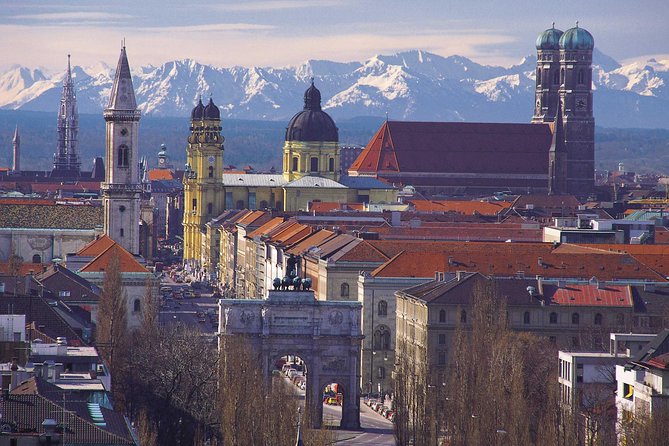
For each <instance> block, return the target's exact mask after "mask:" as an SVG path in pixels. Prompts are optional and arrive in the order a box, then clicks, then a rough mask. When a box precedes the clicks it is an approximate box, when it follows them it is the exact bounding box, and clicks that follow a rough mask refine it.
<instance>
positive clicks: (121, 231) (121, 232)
mask: <svg viewBox="0 0 669 446" xmlns="http://www.w3.org/2000/svg"><path fill="white" fill-rule="evenodd" d="M119 234H121V237H123V228H121V230H120V231H119Z"/></svg>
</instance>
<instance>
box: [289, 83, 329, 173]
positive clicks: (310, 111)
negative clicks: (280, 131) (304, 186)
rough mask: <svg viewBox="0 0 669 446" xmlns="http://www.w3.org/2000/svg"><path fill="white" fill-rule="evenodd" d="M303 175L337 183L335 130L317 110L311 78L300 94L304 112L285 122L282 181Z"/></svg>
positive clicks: (318, 104) (318, 100) (316, 92)
mask: <svg viewBox="0 0 669 446" xmlns="http://www.w3.org/2000/svg"><path fill="white" fill-rule="evenodd" d="M306 175H311V176H319V177H324V178H329V179H331V180H334V181H337V180H339V131H338V129H337V126H336V125H335V122H334V120H333V119H332V118H331V117H330V115H328V114H327V113H325V112H324V111H323V110H322V109H321V92H320V91H319V90H318V88H316V87H315V86H314V80H313V79H312V80H311V86H310V87H309V88H308V89H307V91H305V92H304V109H303V110H302V111H301V112H299V113H297V114H296V115H295V116H293V118H292V119H291V120H290V122H289V123H288V128H286V142H285V144H284V146H283V176H284V178H285V179H286V180H287V181H293V180H297V179H299V178H302V177H303V176H306Z"/></svg>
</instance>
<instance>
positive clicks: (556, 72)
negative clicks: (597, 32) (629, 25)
mask: <svg viewBox="0 0 669 446" xmlns="http://www.w3.org/2000/svg"><path fill="white" fill-rule="evenodd" d="M594 46H595V44H594V39H593V37H592V35H591V34H590V33H589V32H588V31H586V30H585V29H583V28H579V27H578V23H576V27H574V28H571V29H568V30H567V31H565V32H564V33H563V32H562V31H560V30H559V29H556V28H555V26H553V27H552V28H549V29H547V30H546V31H544V32H543V33H541V34H540V35H539V37H538V38H537V42H536V47H537V72H536V75H537V79H536V92H535V109H534V116H533V118H532V122H534V123H555V126H554V132H556V131H557V130H558V125H557V124H558V121H559V122H560V124H561V125H560V127H559V128H560V130H561V131H562V132H563V135H557V136H558V137H559V138H563V139H564V141H563V142H562V141H559V144H558V146H562V144H563V147H561V148H560V149H559V150H563V151H564V153H565V155H564V157H563V158H564V159H563V161H562V162H561V163H560V165H564V168H563V169H557V170H554V169H555V168H558V167H559V166H558V165H556V164H554V163H553V164H551V165H550V166H551V167H550V169H551V172H549V176H550V177H551V178H552V179H551V181H550V183H551V184H550V185H549V188H550V189H551V192H552V193H570V194H575V195H584V194H587V193H589V192H591V191H592V190H593V188H594V176H595V118H594V116H593V108H592V51H593V49H594ZM558 110H561V111H560V115H561V116H560V119H559V120H556V114H557V113H558ZM554 140H555V138H554ZM555 147H556V146H555V144H553V148H552V149H551V150H552V152H553V153H552V155H551V156H554V155H555V153H554V149H555ZM560 156H562V155H560ZM549 161H550V160H549ZM553 161H555V160H553ZM560 171H562V172H560ZM556 173H557V174H558V175H562V176H564V179H557V180H556V178H555V177H554V175H555V174H556ZM560 185H564V186H560ZM558 189H561V190H558Z"/></svg>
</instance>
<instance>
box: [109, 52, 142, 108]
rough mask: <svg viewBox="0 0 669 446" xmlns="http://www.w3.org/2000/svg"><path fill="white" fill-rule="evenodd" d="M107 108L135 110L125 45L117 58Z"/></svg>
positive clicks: (135, 105) (135, 103)
mask: <svg viewBox="0 0 669 446" xmlns="http://www.w3.org/2000/svg"><path fill="white" fill-rule="evenodd" d="M107 108H108V109H110V110H135V109H136V108H137V102H136V101H135V90H134V88H133V87H132V76H131V75H130V65H129V64H128V56H127V55H126V53H125V45H123V46H122V47H121V56H120V57H119V58H118V65H117V66H116V75H115V76H114V84H113V86H112V91H111V95H110V96H109V104H108V105H107Z"/></svg>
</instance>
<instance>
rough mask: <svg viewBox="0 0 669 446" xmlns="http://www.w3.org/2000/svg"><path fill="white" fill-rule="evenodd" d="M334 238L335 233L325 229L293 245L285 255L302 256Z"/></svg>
mask: <svg viewBox="0 0 669 446" xmlns="http://www.w3.org/2000/svg"><path fill="white" fill-rule="evenodd" d="M334 236H335V233H334V232H332V231H328V230H327V229H321V230H319V231H316V232H314V233H313V234H311V235H309V236H308V237H306V238H304V239H303V240H301V241H299V242H297V243H295V244H294V245H293V246H291V247H290V249H289V250H288V251H286V252H287V254H294V255H302V254H303V253H305V252H307V251H308V250H309V249H311V248H314V247H318V246H319V245H321V244H323V243H325V242H326V241H328V240H330V239H331V238H332V237H334Z"/></svg>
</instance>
